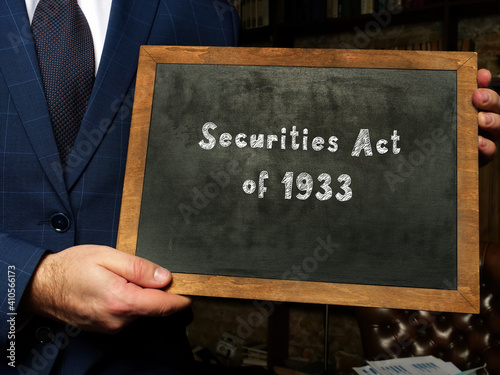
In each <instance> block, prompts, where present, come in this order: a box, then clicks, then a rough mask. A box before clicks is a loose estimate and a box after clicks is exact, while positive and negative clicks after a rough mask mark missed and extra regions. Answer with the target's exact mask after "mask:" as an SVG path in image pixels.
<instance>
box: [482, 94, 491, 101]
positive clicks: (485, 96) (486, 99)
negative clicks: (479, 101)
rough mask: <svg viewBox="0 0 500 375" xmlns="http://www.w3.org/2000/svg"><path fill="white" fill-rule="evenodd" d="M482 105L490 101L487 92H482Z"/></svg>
mask: <svg viewBox="0 0 500 375" xmlns="http://www.w3.org/2000/svg"><path fill="white" fill-rule="evenodd" d="M482 93H483V103H488V102H489V101H490V99H491V97H490V94H489V93H488V92H487V91H483V92H482Z"/></svg>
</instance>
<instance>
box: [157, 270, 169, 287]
mask: <svg viewBox="0 0 500 375" xmlns="http://www.w3.org/2000/svg"><path fill="white" fill-rule="evenodd" d="M154 277H155V280H156V281H157V282H158V283H160V284H163V283H165V282H167V280H168V278H169V277H170V272H169V271H167V270H166V269H165V268H157V269H156V270H155V276H154Z"/></svg>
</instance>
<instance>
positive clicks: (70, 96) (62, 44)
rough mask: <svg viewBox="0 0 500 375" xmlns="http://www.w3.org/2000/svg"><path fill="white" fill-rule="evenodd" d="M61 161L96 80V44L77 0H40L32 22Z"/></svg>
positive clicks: (72, 143)
mask: <svg viewBox="0 0 500 375" xmlns="http://www.w3.org/2000/svg"><path fill="white" fill-rule="evenodd" d="M31 28H32V31H33V37H34V40H35V47H36V51H37V55H38V64H39V66H40V71H41V75H42V82H43V88H44V91H45V97H46V98H47V104H48V107H49V114H50V119H51V121H52V128H53V130H54V136H55V138H56V143H57V147H58V149H59V154H60V156H61V162H62V164H63V165H66V162H67V160H68V157H69V154H70V153H71V149H72V148H73V146H74V143H75V139H76V135H77V134H78V130H79V129H80V125H81V123H82V119H83V116H84V114H85V110H86V108H87V102H88V100H89V98H90V93H91V91H92V86H93V84H94V46H93V42H92V34H91V32H90V28H89V25H88V23H87V20H86V18H85V16H84V14H83V12H82V10H81V9H80V7H79V6H78V3H77V0H40V2H39V3H38V5H37V7H36V10H35V14H34V16H33V22H32V24H31Z"/></svg>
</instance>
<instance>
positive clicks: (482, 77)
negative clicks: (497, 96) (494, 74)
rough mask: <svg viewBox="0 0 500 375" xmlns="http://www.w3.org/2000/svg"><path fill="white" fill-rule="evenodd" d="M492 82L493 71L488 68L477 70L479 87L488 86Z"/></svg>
mask: <svg viewBox="0 0 500 375" xmlns="http://www.w3.org/2000/svg"><path fill="white" fill-rule="evenodd" d="M490 83H491V73H490V71H489V70H487V69H480V70H479V71H478V72H477V84H478V85H479V87H488V86H489V85H490Z"/></svg>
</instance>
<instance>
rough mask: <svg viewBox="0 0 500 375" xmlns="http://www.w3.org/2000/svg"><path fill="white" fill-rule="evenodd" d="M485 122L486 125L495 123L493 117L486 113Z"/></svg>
mask: <svg viewBox="0 0 500 375" xmlns="http://www.w3.org/2000/svg"><path fill="white" fill-rule="evenodd" d="M484 122H485V123H486V125H490V124H491V123H492V122H493V116H492V115H490V114H489V113H485V114H484Z"/></svg>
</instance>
